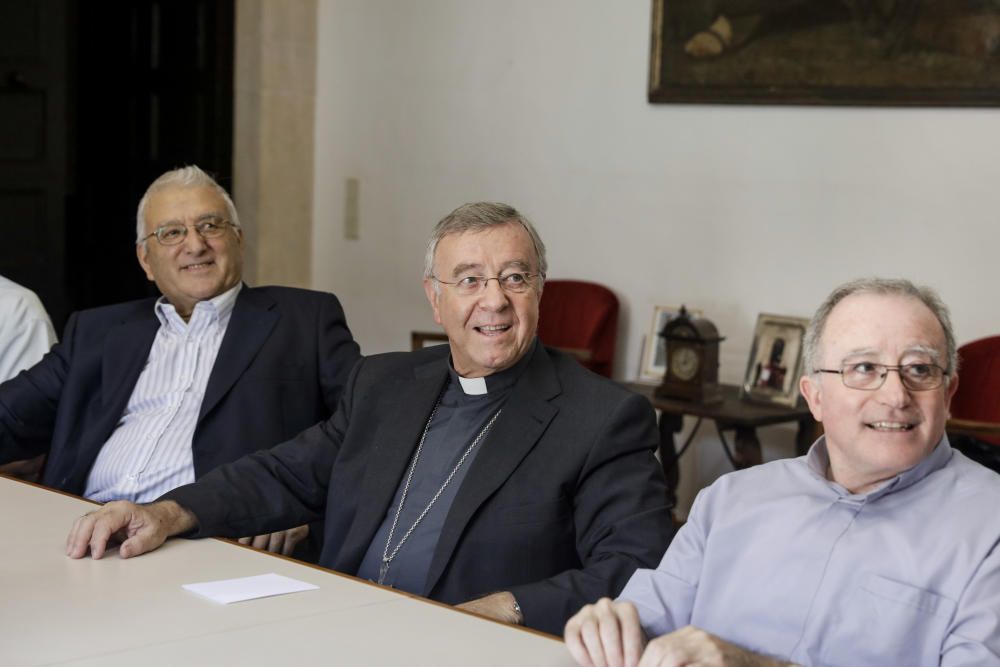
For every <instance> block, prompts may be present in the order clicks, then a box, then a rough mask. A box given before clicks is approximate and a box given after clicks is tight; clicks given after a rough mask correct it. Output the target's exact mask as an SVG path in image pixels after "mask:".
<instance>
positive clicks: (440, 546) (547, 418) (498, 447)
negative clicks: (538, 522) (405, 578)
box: [424, 343, 562, 595]
mask: <svg viewBox="0 0 1000 667" xmlns="http://www.w3.org/2000/svg"><path fill="white" fill-rule="evenodd" d="M561 391H562V389H561V385H560V384H559V379H558V378H557V376H556V373H555V369H554V368H553V367H552V360H551V359H550V358H549V355H548V352H546V351H545V347H544V346H543V345H542V344H541V343H537V344H536V345H535V351H534V355H533V356H532V359H531V363H530V364H529V365H528V367H527V368H526V369H525V370H524V374H523V375H522V376H521V377H520V378H519V379H518V381H517V384H516V385H515V386H514V389H513V391H512V392H511V394H510V397H509V398H508V399H507V401H506V403H505V404H504V407H503V414H502V415H501V416H500V419H498V420H497V423H496V424H495V425H494V426H493V429H492V431H491V432H490V434H489V435H487V436H486V439H485V440H484V441H483V444H482V447H483V449H482V451H480V452H479V454H478V455H477V456H476V458H475V460H474V461H473V463H472V467H471V468H470V469H469V473H468V474H467V475H466V477H465V480H464V481H463V482H462V487H461V488H460V489H459V490H458V493H457V494H456V496H455V501H454V502H453V503H452V505H451V509H450V510H449V511H448V518H447V519H445V523H444V527H443V528H442V529H441V536H440V537H439V538H438V543H437V547H436V548H435V550H434V557H433V559H432V560H431V566H430V570H429V571H428V573H427V583H426V584H425V588H424V594H425V595H428V594H430V592H431V591H433V590H434V587H435V586H436V585H437V583H438V580H439V579H440V578H441V575H442V573H443V572H444V569H445V567H446V566H447V565H448V563H449V562H450V561H451V557H452V553H453V552H454V551H455V546H456V545H457V544H458V540H459V538H460V537H461V536H462V533H463V532H464V531H465V527H466V525H468V523H469V520H470V519H471V518H472V516H473V514H475V513H476V511H477V510H478V509H479V507H480V505H482V504H483V503H484V502H486V500H487V499H488V498H489V497H490V496H491V495H493V493H494V492H496V490H497V489H499V488H500V487H501V486H502V485H503V483H504V482H505V481H506V480H507V478H508V477H510V476H511V474H512V473H513V472H514V470H515V469H516V468H517V466H518V465H519V464H520V463H521V461H522V460H523V459H524V457H525V456H527V455H528V452H530V451H531V449H532V448H533V447H534V446H535V444H536V443H537V442H538V439H539V438H541V436H542V434H543V433H544V432H545V429H546V427H548V425H549V422H551V421H552V418H553V417H555V415H556V413H557V412H558V408H556V407H554V406H553V405H552V404H551V403H550V402H549V400H550V399H551V398H552V397H554V396H556V395H558V394H559V393H560V392H561Z"/></svg>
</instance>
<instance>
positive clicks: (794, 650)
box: [619, 438, 1000, 667]
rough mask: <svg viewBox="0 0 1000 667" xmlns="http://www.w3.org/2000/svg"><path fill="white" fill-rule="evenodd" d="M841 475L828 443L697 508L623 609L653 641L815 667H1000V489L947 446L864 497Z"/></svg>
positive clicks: (720, 488)
mask: <svg viewBox="0 0 1000 667" xmlns="http://www.w3.org/2000/svg"><path fill="white" fill-rule="evenodd" d="M827 463H828V458H827V452H826V443H825V441H824V439H823V438H820V440H819V441H818V442H816V444H814V445H813V447H812V449H810V451H809V453H808V455H807V456H804V457H800V458H796V459H785V460H780V461H774V462H772V463H768V464H766V465H762V466H756V467H754V468H749V469H747V470H742V471H739V472H735V473H731V474H729V475H725V476H723V477H722V478H720V479H719V480H718V481H716V482H715V483H714V484H712V485H711V486H710V487H708V488H707V489H705V490H703V491H702V492H701V493H699V494H698V497H697V499H696V500H695V503H694V506H693V507H692V510H691V515H690V517H689V519H688V522H687V524H685V526H684V527H683V528H682V529H681V530H680V531H679V532H678V533H677V536H676V537H675V538H674V541H673V543H671V545H670V547H669V548H668V549H667V552H666V554H665V555H664V557H663V560H662V561H661V562H660V565H659V566H658V567H657V569H655V570H638V571H637V572H636V573H635V575H634V576H633V577H632V578H631V579H630V580H629V582H628V584H627V585H626V586H625V589H624V590H623V591H622V594H621V597H620V598H619V599H622V600H629V601H631V602H633V603H635V604H636V606H637V608H638V610H639V616H640V619H641V621H642V625H643V628H644V629H645V631H646V633H647V635H649V636H650V637H654V636H658V635H661V634H665V633H667V632H671V631H673V630H676V629H678V628H681V627H683V626H685V625H688V624H690V625H695V626H697V627H700V628H702V629H704V630H706V631H708V632H711V633H713V634H715V635H718V636H720V637H722V638H723V639H726V640H727V641H730V642H733V643H735V644H738V645H740V646H743V647H745V648H748V649H750V650H752V651H756V652H758V653H762V654H766V655H771V656H775V657H778V658H781V659H784V660H790V661H792V662H795V663H798V664H802V665H809V666H811V667H819V666H821V665H822V666H841V665H842V666H844V667H861V666H864V665H872V666H875V665H877V666H880V667H881V666H885V667H889V666H892V667H918V666H928V667H929V666H931V665H942V666H947V667H955V666H957V665H976V666H978V667H982V666H986V665H1000V546H998V543H1000V475H997V474H996V473H995V472H993V471H991V470H988V469H987V468H984V467H982V466H980V465H979V464H977V463H973V462H972V461H970V460H969V459H967V458H966V457H965V456H963V455H962V454H961V453H960V452H957V451H954V450H952V448H951V446H950V445H949V444H948V440H947V438H944V439H942V441H941V442H940V443H939V444H938V446H937V447H936V448H935V450H934V451H933V452H932V453H931V455H930V456H928V457H927V458H926V459H924V460H923V461H922V462H921V463H920V464H918V465H917V466H915V467H914V468H912V469H910V470H908V471H906V472H904V473H902V474H900V475H898V476H896V477H894V478H893V479H891V480H888V481H887V482H885V483H884V484H882V485H881V486H879V487H878V488H876V489H875V490H873V491H870V492H868V493H866V494H852V493H850V492H849V491H847V490H846V489H845V488H844V487H842V486H840V485H838V484H836V483H834V482H831V481H828V480H827V479H826V475H825V472H826V469H827Z"/></svg>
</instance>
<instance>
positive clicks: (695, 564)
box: [564, 487, 790, 667]
mask: <svg viewBox="0 0 1000 667" xmlns="http://www.w3.org/2000/svg"><path fill="white" fill-rule="evenodd" d="M711 494H712V487H709V488H708V489H705V490H703V491H702V492H700V493H699V494H698V496H697V497H696V498H695V501H694V504H693V505H692V507H691V512H690V515H689V516H688V521H687V523H685V524H684V527H683V528H681V529H680V530H679V531H678V532H677V536H676V537H675V538H674V540H673V541H672V542H671V543H670V546H669V548H668V549H667V550H666V553H665V554H664V555H663V559H662V561H661V562H660V564H659V565H658V566H657V568H656V569H655V570H652V569H640V570H637V571H636V572H635V574H634V575H632V578H631V579H629V582H628V583H627V584H626V585H625V589H624V590H623V591H622V592H621V598H620V599H619V601H613V600H610V599H607V598H605V599H602V600H599V601H598V602H597V603H596V604H593V605H587V606H585V607H584V608H583V609H581V610H580V611H579V613H577V614H576V615H575V616H574V617H573V618H571V619H570V621H569V623H567V624H566V630H565V632H564V636H565V640H566V646H567V648H568V649H569V651H570V653H571V654H572V656H573V658H574V659H575V660H576V661H577V663H579V664H580V665H585V666H587V667H636V666H637V665H638V666H639V667H652V666H654V665H658V666H662V667H672V666H675V665H676V666H680V665H703V666H704V667H785V666H786V665H789V664H790V663H786V662H782V661H780V660H776V659H774V658H771V657H769V656H764V655H760V654H757V653H754V652H752V651H749V650H747V649H744V648H742V647H740V646H737V645H735V644H732V643H730V642H727V641H725V640H724V639H722V638H720V637H717V636H715V635H713V634H711V633H708V632H705V631H704V630H701V629H700V628H697V627H694V626H692V625H690V622H691V612H692V609H693V607H694V602H695V596H696V594H697V591H698V582H699V578H700V577H701V575H702V568H703V563H704V553H705V543H706V541H707V539H708V533H709V530H710V526H709V521H708V519H707V516H706V515H707V514H708V512H709V508H710V507H711V505H712V499H711ZM640 609H641V610H642V612H641V614H640V612H639V610H640ZM650 635H653V636H654V639H652V640H649V639H648V637H649V636H650Z"/></svg>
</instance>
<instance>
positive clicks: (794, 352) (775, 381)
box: [743, 314, 809, 407]
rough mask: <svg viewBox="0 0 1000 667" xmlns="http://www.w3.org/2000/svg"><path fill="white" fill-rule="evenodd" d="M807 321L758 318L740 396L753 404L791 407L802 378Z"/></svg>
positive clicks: (795, 400) (769, 317)
mask: <svg viewBox="0 0 1000 667" xmlns="http://www.w3.org/2000/svg"><path fill="white" fill-rule="evenodd" d="M808 325H809V320H808V318H803V317H786V316H784V315H768V314H761V315H759V316H757V326H756V328H755V329H754V333H753V345H752V346H751V347H750V361H749V362H748V363H747V372H746V375H745V376H744V379H743V395H744V396H745V397H747V398H749V399H751V400H754V401H763V402H766V403H777V404H779V405H787V406H788V407H795V405H796V404H797V403H798V402H799V377H801V375H802V340H803V339H804V338H805V335H806V326H808Z"/></svg>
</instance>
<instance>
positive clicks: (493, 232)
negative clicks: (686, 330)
mask: <svg viewBox="0 0 1000 667" xmlns="http://www.w3.org/2000/svg"><path fill="white" fill-rule="evenodd" d="M545 268H546V267H545V249H544V246H543V245H542V243H541V240H540V239H539V238H538V236H537V233H535V231H534V228H533V227H531V225H530V223H529V222H528V221H527V220H525V219H524V218H523V217H521V216H520V214H519V213H518V212H517V211H516V210H514V209H512V208H510V207H508V206H505V205H501V204H468V205H466V206H463V207H461V208H459V209H457V210H456V211H454V212H453V213H452V214H450V215H449V216H448V217H446V218H445V219H444V220H442V221H441V222H440V223H439V224H438V227H437V228H436V229H435V234H434V236H433V238H432V241H431V244H430V247H429V249H428V261H427V267H426V270H425V274H426V277H425V289H426V292H427V296H428V299H429V300H430V302H431V306H432V308H433V310H434V314H435V319H436V320H437V321H438V323H440V324H442V325H443V326H444V329H445V332H446V333H447V335H448V338H449V345H448V346H440V347H437V348H429V349H425V350H421V351H418V352H413V353H391V354H384V355H378V356H374V357H370V358H368V359H365V360H362V361H361V362H360V363H359V364H358V365H357V366H356V367H355V370H354V371H353V372H352V374H351V377H350V379H349V380H348V384H347V387H346V389H345V391H344V395H343V398H342V399H341V402H340V405H339V407H338V409H337V411H336V412H335V413H334V415H333V417H331V419H330V420H328V421H327V422H325V423H322V424H318V425H316V426H314V427H312V428H311V429H309V430H307V431H305V432H304V433H302V434H301V435H299V436H298V437H297V438H295V439H293V440H291V441H289V442H286V443H284V444H282V445H279V446H277V447H275V448H273V449H271V450H269V451H266V452H258V453H256V454H253V455H251V456H248V457H245V458H243V459H241V460H240V461H237V462H236V463H233V464H231V465H227V466H222V467H221V468H218V469H217V470H215V471H213V472H212V473H210V474H209V475H207V476H206V477H205V478H203V479H202V480H201V481H199V482H198V483H196V484H193V485H190V486H185V487H181V488H178V489H176V490H174V491H172V492H170V493H168V494H166V495H165V496H164V498H163V499H161V500H162V502H157V503H154V504H153V505H149V506H143V507H137V506H135V505H131V504H127V503H121V504H118V503H115V504H110V505H108V506H107V507H105V508H104V509H103V510H101V511H99V512H96V513H94V514H91V515H88V516H86V517H83V518H81V519H80V520H78V521H77V523H76V524H75V526H74V528H73V530H72V532H71V534H70V536H69V538H68V541H67V553H68V555H70V556H72V557H77V558H78V557H82V556H83V555H85V554H86V552H87V550H88V548H89V549H90V551H91V553H92V555H93V557H95V558H100V557H101V556H102V555H103V554H104V551H105V548H106V544H107V541H108V536H109V535H111V534H113V533H115V532H117V531H119V530H120V529H124V531H125V534H126V536H127V539H126V540H125V542H124V543H123V544H122V546H121V549H120V553H121V555H122V556H123V557H129V556H134V555H138V554H139V553H142V552H144V551H147V550H149V549H153V548H156V547H157V546H159V544H161V543H162V542H163V540H164V539H166V537H167V536H168V535H174V534H180V533H188V534H189V535H192V536H203V535H238V534H242V533H245V532H247V531H251V532H252V531H256V530H265V531H266V530H274V529H278V528H280V527H283V526H286V525H289V524H290V523H297V522H302V521H309V520H312V519H315V518H316V517H318V516H320V515H323V514H324V513H325V531H326V532H325V537H324V544H323V552H322V555H321V557H320V564H322V565H325V566H327V567H331V568H334V569H337V570H340V571H343V572H347V573H350V574H357V575H358V576H361V577H364V578H369V579H373V580H375V581H377V582H380V583H386V584H392V585H395V586H398V587H400V588H403V589H405V590H408V591H410V592H413V593H417V594H419V595H425V596H428V597H431V598H433V599H436V600H441V601H443V602H447V603H451V604H458V605H459V606H461V607H463V608H465V609H468V610H471V611H474V612H477V613H481V614H483V615H486V616H489V617H492V618H497V619H500V620H505V621H508V622H513V623H524V624H526V625H528V626H531V627H534V628H537V629H540V630H544V631H548V632H553V633H558V632H560V631H561V629H562V627H563V624H564V623H565V621H566V619H568V618H569V616H570V615H571V614H572V613H573V612H574V611H575V608H576V607H577V605H578V604H579V603H580V602H581V601H585V600H595V599H597V598H598V597H600V596H601V595H603V594H605V593H606V592H612V593H614V592H617V591H618V590H619V589H620V588H621V586H622V585H623V584H624V582H625V581H626V579H627V578H628V577H629V576H630V574H631V573H632V572H633V571H634V570H635V569H636V567H639V566H644V564H655V563H656V562H657V550H662V549H663V547H664V545H666V543H667V542H668V541H669V539H670V537H671V535H672V523H671V519H670V516H669V507H668V505H667V502H666V488H665V484H664V481H663V478H662V473H661V471H660V467H659V466H658V465H657V463H656V461H655V459H654V457H653V451H654V449H655V447H656V446H657V431H656V428H655V423H654V415H653V411H652V408H651V407H650V406H649V404H648V402H646V401H645V399H643V398H641V397H639V396H637V395H635V394H631V393H629V392H627V391H626V390H624V389H623V388H621V387H620V386H617V385H615V384H614V383H612V382H610V381H608V380H606V379H604V378H601V377H599V376H597V375H595V374H593V373H591V372H589V371H587V370H585V369H583V368H582V367H581V366H580V365H579V364H578V363H577V362H576V361H575V360H574V359H572V358H570V357H568V356H566V355H564V354H562V353H559V352H557V351H554V350H549V349H546V348H545V347H544V346H543V345H541V344H540V343H538V342H537V340H536V337H535V331H536V327H537V321H538V302H539V298H540V296H541V291H542V286H543V280H544V273H545ZM494 281H496V283H497V284H496V285H493V284H492V283H493V282H494ZM645 566H647V567H648V566H649V565H645Z"/></svg>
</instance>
